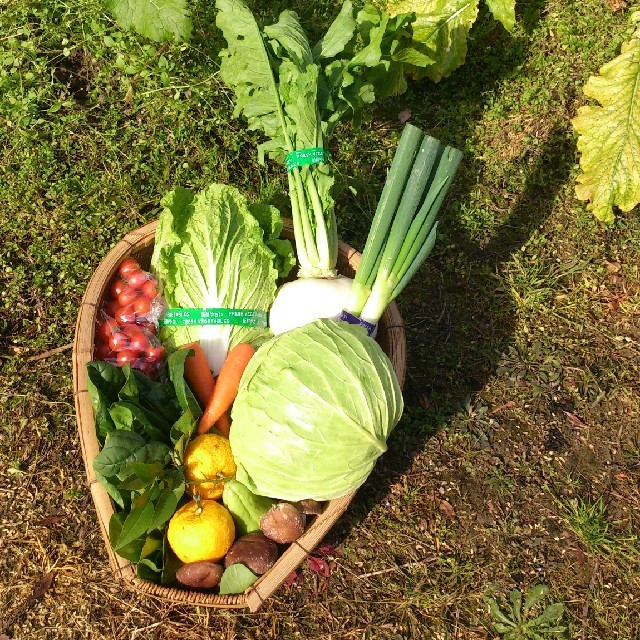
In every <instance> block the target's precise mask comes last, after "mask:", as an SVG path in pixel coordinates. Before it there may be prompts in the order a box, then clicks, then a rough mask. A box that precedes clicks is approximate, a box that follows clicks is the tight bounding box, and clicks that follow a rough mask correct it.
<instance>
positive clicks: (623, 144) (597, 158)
mask: <svg viewBox="0 0 640 640" xmlns="http://www.w3.org/2000/svg"><path fill="white" fill-rule="evenodd" d="M632 19H634V20H635V21H636V22H640V12H636V13H635V14H634V15H633V16H632ZM639 85H640V28H638V29H637V30H636V32H635V33H634V34H633V37H632V38H631V39H630V40H629V41H628V42H626V43H624V44H623V45H622V51H621V53H620V55H619V56H618V57H617V58H615V59H613V60H611V61H610V62H607V63H606V64H605V65H604V66H603V67H602V68H601V69H600V74H599V75H597V76H591V77H590V78H589V80H588V81H587V84H586V85H585V87H584V93H585V95H586V96H587V97H589V98H592V99H593V100H596V101H598V102H599V103H600V106H584V107H581V108H580V109H579V110H578V115H577V116H576V117H575V118H574V119H573V121H572V123H573V127H574V129H575V131H576V133H577V134H578V150H579V151H580V153H581V157H580V169H581V173H580V175H579V176H578V179H577V182H578V184H577V185H576V195H577V196H578V198H580V199H581V200H590V201H591V202H590V204H589V205H588V208H589V209H590V210H591V211H593V214H594V215H595V217H596V218H597V219H598V220H600V221H602V222H606V223H610V222H613V220H614V217H615V216H614V212H613V208H614V207H619V208H620V209H621V210H622V211H630V210H631V209H633V208H634V207H635V206H636V205H637V204H638V203H640V109H638V86H639Z"/></svg>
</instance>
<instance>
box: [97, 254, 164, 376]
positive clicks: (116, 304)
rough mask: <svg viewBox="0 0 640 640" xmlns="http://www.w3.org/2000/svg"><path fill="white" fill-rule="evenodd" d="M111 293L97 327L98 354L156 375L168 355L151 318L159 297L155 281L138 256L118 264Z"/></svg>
mask: <svg viewBox="0 0 640 640" xmlns="http://www.w3.org/2000/svg"><path fill="white" fill-rule="evenodd" d="M109 294H110V295H109V296H108V297H107V298H106V299H105V300H104V301H103V314H102V315H103V319H102V321H101V322H100V324H99V325H98V327H97V329H96V348H95V357H96V358H97V359H98V360H107V361H109V362H113V363H115V364H117V365H119V366H122V365H124V364H131V366H133V367H135V368H136V369H140V370H141V371H142V372H143V373H146V374H147V375H150V376H152V377H153V376H155V375H156V374H157V373H158V370H159V368H160V365H161V363H162V359H163V357H164V347H163V346H162V344H161V343H160V341H159V340H158V338H156V336H155V333H156V324H155V323H154V322H153V320H152V318H151V311H152V309H153V303H154V300H155V299H156V297H157V296H158V291H157V289H156V282H155V280H154V279H153V277H152V276H151V275H149V274H148V273H147V272H146V271H143V270H142V269H141V267H140V265H139V264H138V262H137V261H136V260H135V259H134V258H127V259H126V260H123V261H122V262H121V263H120V265H119V266H118V271H117V274H116V277H115V279H114V280H113V282H112V283H111V287H110V291H109Z"/></svg>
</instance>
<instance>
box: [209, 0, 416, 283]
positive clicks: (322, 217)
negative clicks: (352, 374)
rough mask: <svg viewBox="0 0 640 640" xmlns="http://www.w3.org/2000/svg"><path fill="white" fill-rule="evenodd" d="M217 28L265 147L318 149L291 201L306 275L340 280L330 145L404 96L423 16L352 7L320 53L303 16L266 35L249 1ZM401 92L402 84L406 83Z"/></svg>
mask: <svg viewBox="0 0 640 640" xmlns="http://www.w3.org/2000/svg"><path fill="white" fill-rule="evenodd" d="M216 8H217V10H218V14H217V17H216V23H217V25H218V27H219V28H220V29H221V31H222V34H223V36H224V38H225V40H226V41H227V48H226V49H225V50H224V51H222V52H221V54H220V55H221V58H222V61H221V65H220V77H221V78H222V80H223V81H224V82H225V84H227V85H228V86H229V87H231V88H232V89H233V91H234V93H235V111H234V113H235V115H236V116H240V115H242V116H244V118H245V119H246V121H247V123H248V126H249V128H250V129H253V130H258V131H261V132H262V133H264V135H265V136H266V137H267V141H266V142H264V143H263V144H261V145H260V146H259V147H258V156H259V158H260V159H261V160H262V159H263V158H264V155H265V154H267V155H269V156H270V157H271V158H273V159H275V160H277V161H279V162H281V163H283V164H284V163H285V162H286V161H288V160H289V159H290V158H291V157H292V156H293V157H294V158H295V157H299V156H298V154H300V153H308V152H310V151H312V152H316V153H318V154H319V156H318V158H319V160H318V161H316V162H314V163H312V164H304V163H302V164H295V163H294V164H293V166H288V167H287V169H288V171H287V177H288V182H289V197H290V200H291V217H292V218H293V225H294V234H295V241H296V251H297V256H298V262H299V265H300V272H299V276H301V277H333V276H335V274H336V260H337V250H338V235H337V228H336V219H335V214H334V201H333V197H332V193H331V192H332V188H333V175H332V173H331V169H330V166H329V164H328V162H327V156H326V150H327V141H328V138H329V136H330V135H331V133H332V131H333V128H334V127H335V125H336V123H337V122H338V121H339V120H355V121H357V120H358V119H359V117H360V113H361V111H362V108H363V107H364V106H365V105H366V104H369V103H371V102H373V101H374V100H375V99H376V97H378V96H380V95H381V93H382V94H387V93H390V92H392V91H394V90H396V89H397V90H401V89H402V88H403V86H402V84H401V83H402V78H401V76H400V75H397V74H396V75H394V69H401V65H400V64H399V63H398V61H397V60H398V55H399V52H401V50H402V48H403V46H404V44H406V42H408V41H409V39H410V31H408V30H407V29H406V28H405V27H407V26H408V25H409V23H410V21H411V19H412V18H413V15H412V14H405V15H402V16H397V17H396V18H391V17H390V16H389V15H388V14H386V13H383V12H380V11H378V10H377V9H374V8H373V7H366V8H365V9H363V10H362V11H359V12H356V10H355V9H354V8H353V5H352V4H351V2H349V1H348V0H347V1H346V2H345V3H344V4H343V6H342V9H341V11H340V13H339V14H338V16H337V17H336V18H335V20H334V22H333V23H332V24H331V25H330V26H329V28H328V29H327V31H326V33H325V34H324V36H323V37H322V38H321V39H320V40H319V41H318V42H317V43H316V44H315V46H312V45H311V44H310V42H309V40H308V38H307V36H306V34H305V31H304V29H303V28H302V26H301V24H300V21H299V19H298V16H297V14H296V13H294V12H293V11H289V10H287V11H283V12H282V13H281V14H280V18H279V20H278V21H277V22H276V23H274V24H271V25H267V26H264V27H263V28H261V27H260V26H259V24H258V22H257V21H256V19H255V17H254V15H253V13H252V12H251V10H250V9H249V8H248V7H247V6H246V5H245V4H244V3H243V2H241V1H240V0H217V2H216ZM396 85H397V86H396Z"/></svg>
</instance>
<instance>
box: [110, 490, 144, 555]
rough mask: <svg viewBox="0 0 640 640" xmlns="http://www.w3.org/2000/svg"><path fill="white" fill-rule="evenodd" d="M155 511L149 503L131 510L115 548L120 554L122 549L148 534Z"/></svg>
mask: <svg viewBox="0 0 640 640" xmlns="http://www.w3.org/2000/svg"><path fill="white" fill-rule="evenodd" d="M153 511H154V507H153V503H152V502H147V503H146V504H145V505H144V506H142V507H134V508H133V509H132V510H131V512H130V513H129V515H128V516H127V518H126V520H125V521H124V524H123V525H122V531H121V532H120V535H119V536H118V540H117V542H116V545H115V547H114V548H115V550H116V551H118V552H119V550H120V548H121V547H124V546H126V545H128V544H129V543H131V542H133V541H134V540H135V539H136V538H139V537H140V536H142V535H144V534H145V533H146V532H147V530H148V528H149V523H150V522H151V519H152V518H153Z"/></svg>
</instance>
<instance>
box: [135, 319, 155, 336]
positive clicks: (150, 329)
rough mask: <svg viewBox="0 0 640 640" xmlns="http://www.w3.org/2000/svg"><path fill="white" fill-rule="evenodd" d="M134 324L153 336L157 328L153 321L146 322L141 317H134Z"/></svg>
mask: <svg viewBox="0 0 640 640" xmlns="http://www.w3.org/2000/svg"><path fill="white" fill-rule="evenodd" d="M136 326H138V327H140V328H141V329H143V330H144V331H146V332H147V333H150V334H152V335H154V336H155V335H156V332H157V328H156V325H155V324H154V323H153V322H147V321H146V320H142V319H141V318H138V319H136Z"/></svg>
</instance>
